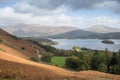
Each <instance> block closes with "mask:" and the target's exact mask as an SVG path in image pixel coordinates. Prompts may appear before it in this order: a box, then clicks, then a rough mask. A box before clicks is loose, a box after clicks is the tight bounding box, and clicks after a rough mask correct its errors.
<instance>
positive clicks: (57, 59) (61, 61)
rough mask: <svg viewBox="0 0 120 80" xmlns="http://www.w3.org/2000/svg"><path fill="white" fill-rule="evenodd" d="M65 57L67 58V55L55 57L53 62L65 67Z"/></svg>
mask: <svg viewBox="0 0 120 80" xmlns="http://www.w3.org/2000/svg"><path fill="white" fill-rule="evenodd" d="M65 59H66V57H53V58H52V60H51V64H52V65H56V66H59V67H64V66H65Z"/></svg>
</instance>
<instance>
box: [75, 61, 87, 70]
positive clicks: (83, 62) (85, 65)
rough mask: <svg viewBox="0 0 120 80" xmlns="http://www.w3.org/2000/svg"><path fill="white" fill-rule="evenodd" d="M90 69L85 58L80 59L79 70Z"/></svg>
mask: <svg viewBox="0 0 120 80" xmlns="http://www.w3.org/2000/svg"><path fill="white" fill-rule="evenodd" d="M88 69H89V65H88V64H87V62H86V61H85V60H80V62H79V67H78V69H77V70H80V71H81V70H88Z"/></svg>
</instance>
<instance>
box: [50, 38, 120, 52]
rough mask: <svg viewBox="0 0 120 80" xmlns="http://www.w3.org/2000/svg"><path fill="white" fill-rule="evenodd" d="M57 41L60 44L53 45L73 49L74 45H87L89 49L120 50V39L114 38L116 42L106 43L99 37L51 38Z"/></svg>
mask: <svg viewBox="0 0 120 80" xmlns="http://www.w3.org/2000/svg"><path fill="white" fill-rule="evenodd" d="M51 40H53V41H57V42H58V43H59V44H58V45H53V46H54V47H55V48H59V49H66V50H68V49H72V48H73V47H74V46H80V47H86V48H89V49H97V50H105V48H108V50H110V51H118V50H119V49H120V39H112V41H114V43H115V44H104V43H101V41H102V40H99V39H51Z"/></svg>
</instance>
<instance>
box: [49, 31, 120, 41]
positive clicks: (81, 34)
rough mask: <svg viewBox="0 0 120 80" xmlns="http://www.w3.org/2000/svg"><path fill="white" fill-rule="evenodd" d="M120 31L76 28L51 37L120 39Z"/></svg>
mask: <svg viewBox="0 0 120 80" xmlns="http://www.w3.org/2000/svg"><path fill="white" fill-rule="evenodd" d="M119 34H120V32H111V33H95V32H90V31H84V30H74V31H70V32H67V33H63V34H58V35H53V36H49V37H50V38H58V39H59V38H60V39H65V38H66V39H76V38H78V39H120V35H119Z"/></svg>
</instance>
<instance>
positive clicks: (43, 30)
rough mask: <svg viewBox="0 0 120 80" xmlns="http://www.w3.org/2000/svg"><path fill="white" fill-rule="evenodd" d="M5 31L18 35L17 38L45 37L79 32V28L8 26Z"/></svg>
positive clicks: (28, 25)
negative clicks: (74, 31)
mask: <svg viewBox="0 0 120 80" xmlns="http://www.w3.org/2000/svg"><path fill="white" fill-rule="evenodd" d="M2 28H3V29H4V30H6V31H8V32H10V33H12V34H14V35H16V36H21V37H24V36H27V37H35V36H37V37H39V36H41V37H43V36H48V35H54V34H61V33H65V32H69V31H73V30H77V29H78V28H74V27H70V26H69V27H68V26H60V27H55V26H44V25H39V24H16V25H8V26H4V27H2Z"/></svg>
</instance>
